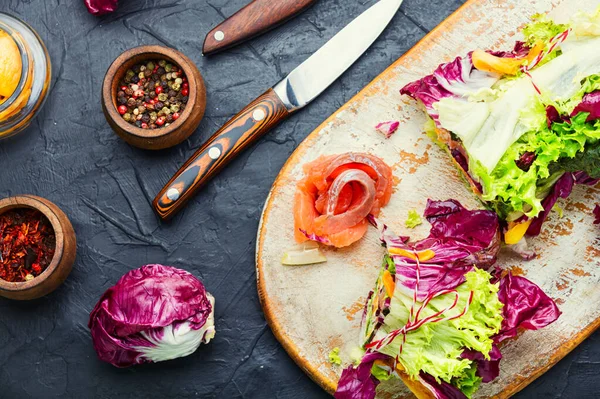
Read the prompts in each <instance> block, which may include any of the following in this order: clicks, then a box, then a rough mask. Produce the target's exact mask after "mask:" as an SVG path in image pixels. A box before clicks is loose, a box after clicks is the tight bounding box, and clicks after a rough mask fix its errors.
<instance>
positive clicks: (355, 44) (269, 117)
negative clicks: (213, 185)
mask: <svg viewBox="0 0 600 399" xmlns="http://www.w3.org/2000/svg"><path fill="white" fill-rule="evenodd" d="M400 4H402V0H380V1H379V2H377V3H376V4H375V5H373V6H371V8H369V9H368V10H366V11H365V12H364V13H363V14H362V15H360V16H359V17H358V18H356V19H355V20H354V21H352V22H351V23H350V24H349V25H348V26H346V27H345V28H344V29H342V30H341V31H340V32H339V33H338V34H337V35H336V36H334V37H333V38H332V39H331V40H330V41H329V42H327V43H326V44H325V45H324V46H323V47H321V48H320V49H319V50H318V51H317V52H316V53H315V54H313V55H312V56H311V57H310V58H308V59H307V60H306V61H304V63H302V64H301V65H300V66H299V67H297V68H296V69H294V70H293V71H292V72H291V73H290V74H289V75H288V76H287V77H286V78H284V79H283V80H282V81H281V82H279V83H277V84H276V85H275V86H274V87H273V88H271V89H269V90H267V91H266V92H265V93H264V94H262V95H261V96H260V97H258V98H257V99H256V100H254V101H253V102H252V103H251V104H250V105H248V106H247V107H246V108H244V109H243V110H242V111H241V112H240V113H238V114H237V115H236V116H234V117H233V118H232V119H231V120H230V121H229V122H227V123H226V124H225V125H224V126H223V127H222V128H221V129H219V130H218V131H217V132H216V133H215V134H214V135H213V136H212V137H211V138H210V139H209V140H208V141H207V142H206V143H205V144H204V145H202V146H201V147H200V149H199V150H198V151H197V152H196V153H195V154H194V155H193V156H192V157H191V158H190V159H189V160H188V161H187V162H186V163H185V164H184V165H183V166H182V167H181V169H180V170H179V171H178V172H177V174H175V176H174V177H173V178H172V179H171V181H169V183H168V184H167V185H166V186H165V187H164V188H163V189H162V190H161V192H160V193H159V194H158V195H157V197H156V198H155V199H154V202H153V206H154V209H155V210H156V212H157V213H158V215H159V216H160V217H161V218H162V219H165V220H166V219H169V218H170V217H172V216H173V215H174V214H175V213H177V211H179V210H180V209H181V208H182V207H183V206H184V204H185V203H186V202H187V201H188V200H189V199H190V198H192V196H193V195H194V194H195V193H196V192H197V191H198V190H199V189H200V188H202V187H203V186H204V185H205V184H206V183H207V182H208V181H209V180H210V179H211V178H213V177H214V176H215V175H216V174H217V173H218V172H219V171H220V170H221V169H222V168H223V167H224V166H225V165H227V164H228V163H229V162H231V160H233V159H234V158H235V157H236V156H238V155H239V154H240V153H241V152H242V151H243V150H244V149H246V148H247V147H249V146H250V145H251V144H252V143H254V142H255V141H256V140H257V139H259V138H260V137H262V136H263V135H264V134H265V133H267V132H268V131H269V130H271V129H272V128H273V127H274V126H276V125H277V124H278V123H279V122H281V121H283V120H284V119H286V118H287V117H288V116H290V115H291V114H293V113H294V112H296V111H298V110H299V109H301V108H303V107H305V106H306V105H307V104H308V103H310V102H311V101H312V100H314V99H315V98H316V97H318V96H319V95H320V94H321V93H322V92H323V91H324V90H325V89H326V88H327V87H329V86H330V85H331V84H332V83H333V82H335V81H336V80H337V79H338V78H339V77H340V76H341V75H342V74H343V73H344V72H345V71H346V70H347V69H348V68H349V67H350V66H351V65H352V64H353V63H354V62H355V61H356V60H357V59H358V58H360V56H361V55H362V54H363V53H364V52H365V51H366V50H367V49H368V48H369V47H370V46H371V45H372V44H373V42H374V41H375V40H376V39H377V38H378V37H379V35H381V33H382V32H383V30H384V29H385V27H386V26H387V25H388V24H389V22H390V21H391V20H392V18H393V16H394V15H395V14H396V12H397V11H398V9H399V8H400Z"/></svg>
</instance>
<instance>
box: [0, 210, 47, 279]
mask: <svg viewBox="0 0 600 399" xmlns="http://www.w3.org/2000/svg"><path fill="white" fill-rule="evenodd" d="M55 249H56V236H55V234H54V229H53V228H52V224H50V221H49V220H48V218H46V216H44V215H43V214H42V213H41V212H40V211H38V210H35V209H28V208H17V209H11V210H9V211H7V212H5V213H3V214H1V215H0V278H1V279H3V280H6V281H9V282H24V281H29V280H32V279H33V278H35V277H36V276H39V275H40V274H42V272H43V271H44V270H46V268H47V267H48V265H50V262H52V258H53V257H54V251H55Z"/></svg>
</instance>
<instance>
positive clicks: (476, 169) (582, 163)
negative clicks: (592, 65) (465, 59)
mask: <svg viewBox="0 0 600 399" xmlns="http://www.w3.org/2000/svg"><path fill="white" fill-rule="evenodd" d="M596 90H600V75H591V76H589V77H587V78H585V79H584V80H583V81H582V83H581V89H580V90H579V91H578V92H577V93H576V94H575V95H574V96H573V97H572V98H570V99H568V100H567V101H564V102H552V101H550V100H548V99H547V98H546V97H545V96H543V95H542V96H540V97H539V98H537V99H536V101H535V102H534V103H532V104H531V105H530V106H529V107H527V108H526V109H524V110H523V111H522V112H521V114H522V117H521V118H522V120H524V121H527V128H528V129H530V131H529V132H528V133H525V134H524V135H523V136H521V138H519V140H517V141H516V142H515V143H514V144H512V145H511V146H510V147H509V148H508V150H507V151H506V152H505V153H504V155H503V156H502V158H501V159H500V161H499V162H498V164H497V166H496V167H495V168H494V170H492V172H491V173H490V172H488V170H487V169H486V168H485V167H484V166H483V165H481V164H480V163H479V162H477V161H474V160H473V159H471V161H470V169H471V173H472V174H473V176H474V177H475V178H476V179H477V180H478V181H479V182H480V183H481V185H482V186H483V195H482V199H483V200H485V201H487V202H488V204H489V205H490V206H491V207H492V209H494V211H496V212H497V213H498V215H499V216H500V217H501V218H502V219H505V220H508V221H512V220H515V219H517V218H519V217H520V216H522V215H523V214H525V215H527V216H528V217H530V218H534V217H536V216H537V215H539V213H540V212H541V211H543V207H542V200H543V199H544V198H545V197H546V196H547V195H548V193H549V192H550V189H551V188H552V186H553V185H554V183H555V182H556V180H557V179H558V178H560V176H561V175H562V174H563V173H564V172H576V171H580V170H582V171H585V172H587V173H588V174H589V175H590V176H592V177H596V178H597V177H600V120H597V121H594V122H586V119H587V117H588V114H587V113H583V112H582V113H580V114H578V115H576V116H575V117H573V118H572V119H571V122H570V123H568V122H562V123H553V124H552V127H551V128H550V129H549V128H548V126H547V124H546V106H547V105H552V106H554V107H555V108H556V109H557V110H558V111H559V113H561V114H563V115H570V113H571V112H572V111H573V109H574V108H575V106H576V105H577V104H579V103H580V102H581V100H582V98H583V96H584V95H585V94H587V93H590V92H593V91H596ZM525 152H534V153H535V154H536V160H535V161H534V162H533V164H532V165H531V167H530V168H529V170H527V171H525V170H522V169H520V168H519V167H518V166H517V163H516V161H517V160H519V158H520V157H521V155H522V154H524V153H525Z"/></svg>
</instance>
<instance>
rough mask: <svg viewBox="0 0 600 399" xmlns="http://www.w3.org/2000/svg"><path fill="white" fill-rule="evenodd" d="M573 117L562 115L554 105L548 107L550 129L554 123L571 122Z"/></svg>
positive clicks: (547, 122)
mask: <svg viewBox="0 0 600 399" xmlns="http://www.w3.org/2000/svg"><path fill="white" fill-rule="evenodd" d="M570 120H571V118H569V117H568V116H565V115H561V114H560V113H559V112H558V110H557V109H556V108H555V107H554V105H548V106H547V107H546V124H547V125H548V129H550V128H552V124H553V123H562V122H569V121H570Z"/></svg>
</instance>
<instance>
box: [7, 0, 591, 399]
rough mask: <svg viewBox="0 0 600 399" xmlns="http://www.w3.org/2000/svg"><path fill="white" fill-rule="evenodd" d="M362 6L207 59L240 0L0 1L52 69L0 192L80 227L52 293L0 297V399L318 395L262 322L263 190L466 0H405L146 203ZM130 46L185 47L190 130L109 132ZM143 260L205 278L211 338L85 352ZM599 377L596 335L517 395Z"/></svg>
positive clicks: (336, 3)
mask: <svg viewBox="0 0 600 399" xmlns="http://www.w3.org/2000/svg"><path fill="white" fill-rule="evenodd" d="M273 1H276V0H273ZM490 1H491V0H490ZM494 1H495V0H494ZM374 2H375V0H355V1H351V0H322V1H321V2H319V3H318V4H317V5H316V6H315V7H313V8H312V9H310V10H309V11H307V12H306V13H304V14H303V15H301V16H300V17H298V18H296V19H295V20H293V21H291V22H289V23H287V24H286V25H284V26H283V27H280V28H278V29H277V30H275V31H273V32H271V33H269V34H267V35H265V36H262V37H260V38H258V39H255V40H253V41H251V42H250V43H249V44H245V45H242V46H240V47H238V48H235V49H233V50H231V51H229V52H227V53H224V54H220V55H217V56H214V57H210V58H203V57H202V56H201V47H202V42H203V39H204V35H205V34H206V32H208V31H209V30H210V29H211V28H212V27H213V26H214V25H215V24H216V23H218V22H220V21H222V20H223V18H224V17H225V16H229V15H231V14H232V13H234V12H235V11H236V10H237V9H239V8H241V7H242V6H243V5H244V4H245V3H247V0H208V1H207V0H145V1H135V0H121V8H120V9H119V11H118V12H117V13H115V14H113V15H110V16H106V17H102V18H96V17H93V16H91V15H89V14H87V12H86V10H85V7H84V6H83V3H82V1H79V0H0V11H3V12H8V13H10V14H15V15H17V16H19V17H21V18H22V19H24V20H25V21H27V22H28V23H30V24H31V25H32V26H33V27H34V28H35V29H36V30H37V31H38V32H39V34H40V35H41V36H42V38H43V39H44V41H45V42H46V45H47V47H48V49H49V51H50V55H51V58H52V62H53V67H54V70H53V86H52V89H51V93H50V97H49V99H48V102H47V104H46V106H45V108H44V109H43V111H42V113H41V114H40V116H39V117H38V118H37V119H36V120H35V122H34V123H33V125H32V126H31V127H30V128H29V129H28V130H27V131H26V132H24V133H23V134H21V135H20V136H18V137H16V138H13V139H9V140H7V141H3V142H1V143H0V197H7V196H12V195H16V194H23V193H28V194H36V195H39V196H42V197H45V198H48V199H50V200H51V201H53V202H55V203H56V204H57V205H58V206H59V207H61V208H62V209H63V210H64V211H65V212H66V213H67V215H68V216H69V217H70V218H71V221H72V222H73V225H74V227H75V230H76V232H77V236H78V253H77V262H76V264H75V267H74V269H73V273H72V274H71V275H70V277H69V279H68V280H67V282H66V283H65V284H64V286H62V287H61V288H60V289H59V290H58V291H56V292H55V293H53V294H51V295H49V296H48V297H46V298H43V299H40V300H38V301H33V302H29V303H17V302H11V301H8V300H2V299H0V398H22V397H36V398H49V397H73V398H87V397H98V398H130V397H143V398H159V397H161V398H162V397H178V398H187V397H203V398H212V397H215V398H233V397H240V398H241V397H243V398H321V397H322V398H327V397H328V395H326V394H325V393H324V392H323V391H322V390H321V389H320V388H319V387H318V386H317V385H315V384H314V383H312V382H311V381H310V379H309V378H308V377H306V376H305V375H304V373H303V372H302V371H301V370H300V369H299V368H298V367H296V365H295V364H294V363H293V362H292V361H291V360H290V358H289V357H288V356H287V354H286V353H285V351H284V350H283V349H282V347H281V346H280V345H279V344H278V343H277V341H276V340H275V339H274V337H273V335H272V334H271V332H270V330H269V328H268V327H267V325H266V323H265V321H264V319H263V315H262V312H261V309H260V305H259V302H258V298H257V294H256V287H255V266H254V247H255V235H256V229H257V227H258V220H259V217H260V213H261V210H262V206H263V203H264V200H265V198H266V195H267V193H268V191H269V188H270V186H271V184H272V182H273V180H274V179H275V176H276V175H277V173H278V171H279V169H280V168H281V166H282V165H283V163H284V162H285V160H286V159H287V157H288V156H289V155H290V154H291V152H292V151H293V150H294V148H296V146H297V145H298V144H299V143H300V142H301V141H302V139H303V138H304V137H305V136H306V135H307V134H308V133H309V132H311V131H312V130H313V129H314V128H316V127H317V126H318V125H319V124H320V123H321V122H322V121H323V120H324V119H325V118H326V117H328V116H329V115H330V114H332V113H333V112H334V111H335V110H336V109H337V108H338V107H339V106H341V105H342V104H344V103H345V102H346V101H348V100H349V99H350V98H351V97H352V96H353V95H354V94H356V93H357V92H358V91H359V90H360V89H361V88H362V87H363V86H364V85H366V84H367V83H368V82H370V81H371V80H372V79H373V78H375V77H376V76H377V75H378V74H379V73H380V72H382V71H383V70H384V69H385V68H386V67H387V66H388V65H390V64H391V63H392V62H393V61H394V60H396V59H397V58H398V57H399V56H401V55H402V54H403V53H404V52H405V51H406V50H408V49H409V48H410V47H412V46H413V45H414V44H415V43H416V42H417V41H418V40H419V39H420V38H421V37H422V36H423V35H425V34H426V33H427V32H428V31H429V30H431V29H432V28H434V27H435V26H436V25H437V24H438V23H440V22H441V21H442V20H443V19H444V18H445V17H446V16H447V15H449V14H450V13H451V12H452V11H453V10H455V9H456V8H457V7H458V6H460V4H461V3H462V2H463V0H405V3H404V5H403V6H402V9H401V12H400V13H399V14H398V15H397V17H396V18H395V19H394V21H393V22H392V24H391V26H390V27H389V28H388V29H387V30H386V32H385V33H384V34H383V36H382V37H381V38H380V40H378V41H377V42H376V44H375V45H374V46H373V47H372V48H371V50H370V51H369V52H368V53H367V55H366V56H365V57H363V58H362V59H361V60H360V61H359V62H358V63H357V64H356V65H355V66H354V67H353V68H352V69H351V70H350V71H349V72H348V73H346V74H345V75H344V76H343V77H342V78H341V79H340V80H339V81H338V82H336V83H335V84H334V85H333V86H332V87H331V88H330V89H329V90H327V91H326V92H325V93H324V94H323V95H322V96H321V97H320V98H319V99H318V100H317V101H315V102H314V103H313V104H311V105H310V106H309V107H307V109H305V110H303V111H302V112H301V113H299V114H297V115H295V116H293V117H292V118H291V119H290V120H288V121H287V122H285V123H284V124H283V125H281V126H280V127H279V128H277V129H276V130H275V131H274V132H272V133H271V134H270V135H268V136H267V137H265V138H264V139H262V140H261V141H260V142H259V143H258V144H257V145H255V146H254V147H252V148H251V149H250V150H249V151H247V152H246V153H245V154H243V155H242V156H241V157H240V158H239V159H238V160H237V161H235V162H234V163H233V164H232V165H230V167H228V168H227V169H225V170H224V171H223V172H222V173H221V174H220V176H218V177H217V178H216V179H215V180H214V181H213V182H212V183H211V184H209V185H208V187H207V188H206V189H205V190H204V191H203V192H202V193H200V195H198V196H197V197H196V198H195V200H193V201H191V202H190V204H189V206H188V207H187V208H186V209H185V210H184V211H183V212H182V213H181V214H180V215H178V216H177V217H175V219H174V220H173V221H172V222H170V223H168V224H167V223H161V222H160V221H159V220H158V219H157V217H156V216H155V215H154V213H153V212H152V210H151V207H150V203H151V200H152V199H153V198H154V196H155V194H156V193H157V192H158V191H159V189H160V188H161V187H162V186H163V184H164V183H166V182H167V181H168V180H169V178H170V177H171V175H172V174H173V173H174V172H175V171H176V170H177V169H178V167H179V166H180V165H181V164H182V163H183V162H184V161H185V160H187V158H188V157H189V156H190V155H191V154H192V153H193V152H194V150H195V149H196V148H197V147H198V146H199V145H200V144H201V143H202V142H203V141H204V140H206V139H207V138H208V137H209V136H210V135H211V134H212V133H213V132H214V131H215V130H216V129H217V128H218V127H220V126H221V125H222V124H223V123H224V122H226V121H227V119H228V118H230V117H231V116H233V115H234V114H235V113H236V112H237V111H239V110H240V109H241V108H242V107H243V106H245V105H246V104H247V103H248V102H249V101H251V100H252V99H254V98H255V97H256V96H257V95H259V94H260V93H262V92H263V91H264V90H265V89H266V88H268V87H270V86H272V85H273V84H274V83H276V82H277V81H278V80H280V79H281V78H282V77H284V76H285V75H286V74H287V73H289V72H290V71H291V70H292V69H293V68H294V67H295V66H296V65H298V64H300V63H301V62H302V61H303V60H304V59H305V58H307V57H308V56H309V55H310V54H312V53H313V52H314V51H315V50H317V49H318V48H319V47H320V46H321V45H322V44H323V43H325V41H327V40H328V39H329V38H330V37H332V36H333V35H334V34H335V33H336V32H337V31H338V30H340V29H341V28H342V27H343V26H344V25H346V24H347V23H348V22H350V21H351V20H352V19H353V18H354V17H355V16H357V15H359V14H360V12H361V11H363V10H365V9H366V8H368V7H369V6H370V5H372V4H373V3H374ZM142 44H162V45H167V46H171V47H175V48H177V49H179V50H180V51H182V52H184V53H185V54H186V55H188V56H189V57H190V58H191V59H192V60H193V61H195V62H196V63H197V65H198V66H199V68H200V71H201V72H202V73H203V75H204V77H205V80H206V83H207V88H208V108H207V114H206V117H205V119H204V121H203V122H202V124H201V126H200V128H199V129H198V130H197V132H196V133H195V134H194V135H193V136H192V137H191V138H190V139H189V140H187V141H186V142H184V143H183V144H181V145H179V146H178V147H176V148H173V149H170V150H166V151H160V152H156V153H152V152H146V151H142V150H138V149H135V148H132V147H130V146H128V145H127V144H125V143H124V142H123V141H121V140H120V139H118V138H117V136H116V135H115V134H113V132H112V131H111V129H110V128H109V127H108V125H107V124H106V122H105V120H104V117H103V115H102V111H101V108H100V86H101V83H102V78H103V76H104V73H105V71H106V69H107V68H108V66H109V65H110V63H111V62H112V61H113V60H114V59H115V58H116V57H117V56H118V55H119V54H120V53H121V52H122V51H124V50H126V49H129V48H131V47H135V46H138V45H142ZM147 263H163V264H168V265H173V266H178V267H181V268H184V269H186V270H188V271H190V272H192V273H194V274H195V275H196V276H198V277H200V278H201V279H202V280H203V281H204V283H205V285H206V287H207V288H208V290H209V291H211V292H212V293H213V294H214V295H215V296H216V298H217V307H216V324H217V331H218V333H217V337H216V339H215V340H214V341H213V342H212V343H211V344H210V345H208V346H205V347H202V348H201V349H200V350H198V351H197V352H196V353H195V354H193V355H192V356H190V357H188V358H185V359H179V360H175V361H172V362H167V363H163V364H158V365H148V366H141V367H135V368H132V369H128V370H118V369H115V368H113V367H112V366H110V365H107V364H103V363H101V362H100V361H98V360H97V359H96V355H95V353H94V351H93V349H92V344H91V341H90V335H89V331H88V328H87V320H88V315H89V312H90V310H91V309H92V307H93V306H94V304H95V303H96V301H97V300H98V299H99V297H100V296H101V294H102V293H103V292H104V291H105V290H106V289H107V288H108V287H110V286H111V285H113V284H114V283H115V282H116V281H117V280H118V279H119V278H120V277H121V275H123V274H124V273H126V272H127V271H128V270H130V269H132V268H135V267H139V266H141V265H144V264H147ZM594 306H595V305H594ZM599 373H600V335H598V334H596V335H594V336H593V337H592V338H590V339H588V340H587V341H586V342H585V343H584V344H582V345H581V346H580V347H579V348H577V349H576V350H575V351H574V352H573V353H572V354H571V355H569V356H568V357H567V358H566V359H565V360H563V361H562V362H560V363H559V364H558V365H557V366H556V367H554V368H553V369H551V370H550V371H549V372H548V373H546V374H545V375H544V376H542V377H541V378H539V379H538V380H537V381H536V382H534V383H533V384H532V385H531V386H530V387H528V388H527V389H525V390H524V391H523V392H522V393H521V394H520V395H518V397H520V398H542V397H543V398H559V397H560V398H595V397H597V392H598V391H599V390H600V379H599V378H598V374H599Z"/></svg>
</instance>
